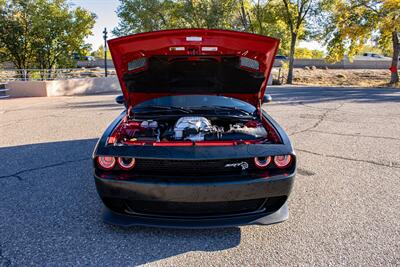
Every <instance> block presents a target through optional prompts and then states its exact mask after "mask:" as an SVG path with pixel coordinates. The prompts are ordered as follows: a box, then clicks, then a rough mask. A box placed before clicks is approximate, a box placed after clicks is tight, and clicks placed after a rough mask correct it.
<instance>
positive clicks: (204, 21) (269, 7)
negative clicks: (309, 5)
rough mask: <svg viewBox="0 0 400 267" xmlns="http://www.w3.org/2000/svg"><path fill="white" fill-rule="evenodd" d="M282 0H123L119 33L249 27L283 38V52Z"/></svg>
mask: <svg viewBox="0 0 400 267" xmlns="http://www.w3.org/2000/svg"><path fill="white" fill-rule="evenodd" d="M279 1H281V0H271V1H267V0H264V1H263V0H258V1H255V0H175V1H172V0H167V1H165V0H150V1H144V0H121V1H120V2H121V4H120V6H119V8H118V11H117V13H118V16H119V18H120V22H119V25H118V27H117V28H115V29H114V30H113V33H114V34H115V35H117V36H124V35H128V34H133V33H138V32H146V31H155V30H162V29H172V28H208V29H228V30H238V31H247V32H252V33H257V34H262V35H268V36H272V37H276V38H279V39H281V48H280V53H284V54H287V53H288V51H289V42H290V33H288V31H287V28H288V26H287V24H286V20H285V19H284V18H283V17H281V16H280V14H281V13H282V12H281V11H282V10H281V6H280V5H279Z"/></svg>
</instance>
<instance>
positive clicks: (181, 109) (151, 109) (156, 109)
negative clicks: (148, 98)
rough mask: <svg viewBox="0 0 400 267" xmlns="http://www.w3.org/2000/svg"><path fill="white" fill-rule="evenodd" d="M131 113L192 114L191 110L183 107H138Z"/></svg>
mask: <svg viewBox="0 0 400 267" xmlns="http://www.w3.org/2000/svg"><path fill="white" fill-rule="evenodd" d="M133 111H134V112H135V113H140V114H143V113H154V112H160V111H179V112H182V113H187V114H188V113H193V110H191V109H188V108H184V107H175V106H145V107H138V108H134V109H133Z"/></svg>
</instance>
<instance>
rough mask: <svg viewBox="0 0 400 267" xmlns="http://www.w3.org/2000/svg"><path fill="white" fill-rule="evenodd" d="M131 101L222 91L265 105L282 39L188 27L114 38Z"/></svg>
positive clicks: (117, 63)
mask: <svg viewBox="0 0 400 267" xmlns="http://www.w3.org/2000/svg"><path fill="white" fill-rule="evenodd" d="M108 44H109V47H110V51H111V54H112V57H113V61H114V66H115V68H116V72H117V75H118V79H119V81H120V84H121V89H122V91H123V93H124V97H125V99H126V101H127V104H128V106H130V107H132V106H135V105H137V104H139V103H141V102H143V101H146V100H150V99H153V98H158V97H162V96H169V95H188V94H201V95H222V96H227V97H234V98H237V99H241V100H243V101H246V102H248V103H250V104H252V105H254V106H256V107H259V106H260V103H261V100H262V98H263V96H264V93H265V90H266V86H267V80H268V77H269V75H270V73H271V69H272V65H273V62H274V58H275V55H276V52H277V50H278V47H279V40H277V39H274V38H270V37H266V36H261V35H255V34H250V33H243V32H235V31H225V30H205V29H183V30H167V31H157V32H148V33H141V34H135V35H131V36H126V37H121V38H117V39H113V40H110V41H108Z"/></svg>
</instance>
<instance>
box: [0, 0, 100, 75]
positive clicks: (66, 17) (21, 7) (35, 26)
mask: <svg viewBox="0 0 400 267" xmlns="http://www.w3.org/2000/svg"><path fill="white" fill-rule="evenodd" d="M0 16H1V19H0V44H1V46H2V47H3V50H4V54H5V58H7V59H8V60H10V61H11V62H12V63H14V65H15V66H16V68H19V69H28V68H40V69H53V68H55V67H65V66H68V65H69V64H71V61H72V54H73V53H76V52H78V53H84V52H85V51H84V50H88V49H89V48H90V47H88V45H87V44H85V42H84V39H85V37H86V36H87V35H90V34H91V29H92V27H93V25H94V22H95V15H94V14H92V13H90V12H88V11H86V10H84V9H82V8H76V9H73V10H71V9H70V7H69V5H68V3H67V1H66V0H13V1H12V4H8V5H5V6H4V8H3V10H2V12H1V15H0Z"/></svg>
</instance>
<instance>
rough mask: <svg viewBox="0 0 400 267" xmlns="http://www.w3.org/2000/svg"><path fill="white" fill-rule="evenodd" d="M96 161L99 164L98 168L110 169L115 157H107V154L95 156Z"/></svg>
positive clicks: (113, 164)
mask: <svg viewBox="0 0 400 267" xmlns="http://www.w3.org/2000/svg"><path fill="white" fill-rule="evenodd" d="M97 163H98V164H99V166H100V168H102V169H104V170H107V171H109V170H112V169H113V168H114V166H115V158H114V157H107V156H104V157H103V156H100V157H98V158H97Z"/></svg>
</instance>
